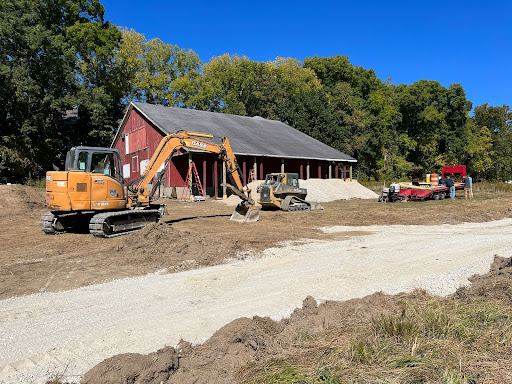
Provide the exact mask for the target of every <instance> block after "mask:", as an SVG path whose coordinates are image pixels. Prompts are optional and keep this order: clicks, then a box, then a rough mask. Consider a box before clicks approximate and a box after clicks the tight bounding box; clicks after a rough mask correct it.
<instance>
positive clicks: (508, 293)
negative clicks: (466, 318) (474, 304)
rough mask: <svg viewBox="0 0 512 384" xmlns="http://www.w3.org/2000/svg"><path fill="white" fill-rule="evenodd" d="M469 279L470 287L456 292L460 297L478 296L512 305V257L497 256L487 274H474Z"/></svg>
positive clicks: (471, 297) (472, 297)
mask: <svg viewBox="0 0 512 384" xmlns="http://www.w3.org/2000/svg"><path fill="white" fill-rule="evenodd" d="M469 281H471V285H470V286H469V287H466V288H461V289H460V290H458V291H457V292H456V293H455V295H456V297H457V298H458V299H463V300H470V299H475V298H478V299H481V300H486V301H493V302H499V303H502V304H505V305H512V284H511V282H512V258H505V257H499V256H495V257H494V262H493V263H492V265H491V270H490V271H489V272H488V273H487V274H485V275H474V276H472V277H470V278H469Z"/></svg>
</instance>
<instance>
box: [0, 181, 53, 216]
mask: <svg viewBox="0 0 512 384" xmlns="http://www.w3.org/2000/svg"><path fill="white" fill-rule="evenodd" d="M43 209H45V190H44V189H41V188H34V187H28V186H25V185H17V184H15V185H0V217H3V216H9V215H13V214H17V215H20V214H26V215H32V214H33V211H34V210H43Z"/></svg>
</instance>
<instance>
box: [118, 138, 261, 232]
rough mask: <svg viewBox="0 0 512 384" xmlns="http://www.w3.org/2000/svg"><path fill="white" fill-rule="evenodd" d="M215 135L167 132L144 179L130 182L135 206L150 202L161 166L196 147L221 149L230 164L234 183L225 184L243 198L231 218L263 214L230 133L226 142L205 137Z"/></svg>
mask: <svg viewBox="0 0 512 384" xmlns="http://www.w3.org/2000/svg"><path fill="white" fill-rule="evenodd" d="M204 138H207V139H213V138H214V137H213V136H212V135H209V134H205V133H193V132H185V131H182V132H178V133H172V134H170V135H167V136H166V137H164V138H163V139H162V141H161V142H160V144H159V146H158V147H157V149H156V150H155V152H154V153H153V156H152V157H151V159H150V160H149V163H148V165H147V167H146V169H145V171H144V173H143V175H142V176H141V177H140V179H138V180H136V181H134V182H132V183H130V185H129V186H128V198H129V199H130V204H131V205H132V206H133V207H135V206H145V205H148V204H149V203H150V200H151V199H150V195H149V194H148V191H147V187H148V184H149V183H150V181H151V180H152V179H153V178H154V177H155V175H156V173H157V171H158V169H160V168H161V167H162V165H164V164H165V162H166V161H168V159H169V158H170V157H172V156H173V155H174V154H176V153H177V152H178V151H179V150H180V149H181V148H186V149H196V150H201V151H205V152H211V153H217V154H218V155H219V157H220V158H221V159H222V161H223V162H224V163H225V164H226V170H227V174H228V176H229V178H230V179H231V184H228V183H226V184H225V186H226V187H227V188H229V189H230V190H231V191H232V192H233V193H234V194H236V195H237V196H238V197H239V198H240V199H241V200H242V201H241V202H240V204H238V206H237V207H236V208H235V211H234V212H233V215H232V216H231V218H230V220H232V221H237V222H254V221H257V220H258V218H259V211H260V208H261V206H259V204H256V202H255V201H254V200H253V199H252V197H251V195H250V192H251V191H250V190H249V189H248V188H247V187H246V186H244V181H243V178H242V177H241V172H240V168H239V166H238V163H237V161H236V157H235V155H234V153H233V150H232V149H231V144H230V143H229V140H228V139H227V138H226V137H222V138H221V140H222V144H216V143H212V142H211V141H207V140H204Z"/></svg>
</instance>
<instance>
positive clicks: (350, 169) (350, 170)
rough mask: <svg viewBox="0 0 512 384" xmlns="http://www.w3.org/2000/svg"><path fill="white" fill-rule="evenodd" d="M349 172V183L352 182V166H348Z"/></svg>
mask: <svg viewBox="0 0 512 384" xmlns="http://www.w3.org/2000/svg"><path fill="white" fill-rule="evenodd" d="M349 172H350V174H349V175H350V181H352V166H350V168H349Z"/></svg>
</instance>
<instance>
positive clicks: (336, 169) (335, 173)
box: [334, 165, 338, 179]
mask: <svg viewBox="0 0 512 384" xmlns="http://www.w3.org/2000/svg"><path fill="white" fill-rule="evenodd" d="M334 178H335V179H337V178H338V165H336V168H334Z"/></svg>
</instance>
